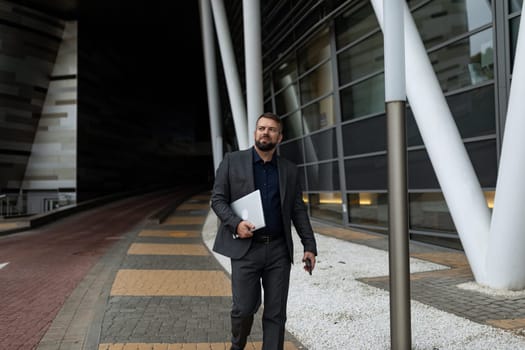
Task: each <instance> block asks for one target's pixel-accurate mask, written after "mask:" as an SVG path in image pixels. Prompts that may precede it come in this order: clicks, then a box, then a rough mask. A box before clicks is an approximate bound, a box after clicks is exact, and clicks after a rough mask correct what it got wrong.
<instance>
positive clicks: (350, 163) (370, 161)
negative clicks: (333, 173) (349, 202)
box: [345, 155, 387, 191]
mask: <svg viewBox="0 0 525 350" xmlns="http://www.w3.org/2000/svg"><path fill="white" fill-rule="evenodd" d="M345 174H346V186H347V189H348V190H353V191H355V190H363V189H369V190H386V188H387V163H386V156H383V155H381V156H374V157H366V158H357V159H348V160H346V161H345Z"/></svg>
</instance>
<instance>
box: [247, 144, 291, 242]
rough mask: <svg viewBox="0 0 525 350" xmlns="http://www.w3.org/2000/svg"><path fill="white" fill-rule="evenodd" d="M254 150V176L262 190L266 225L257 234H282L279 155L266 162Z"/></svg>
mask: <svg viewBox="0 0 525 350" xmlns="http://www.w3.org/2000/svg"><path fill="white" fill-rule="evenodd" d="M252 150H253V178H254V181H255V189H258V190H260V191H261V198H262V205H263V211H264V221H265V223H266V227H264V228H262V229H259V230H256V231H255V234H256V235H276V236H277V235H282V234H283V221H282V217H281V197H280V195H279V170H278V167H277V157H278V156H277V155H276V154H275V153H274V154H273V157H272V160H271V161H269V162H264V161H263V160H262V159H261V157H260V156H259V154H258V153H257V152H256V151H255V147H254V148H253V149H252Z"/></svg>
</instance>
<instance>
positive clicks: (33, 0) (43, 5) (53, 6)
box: [13, 0, 80, 20]
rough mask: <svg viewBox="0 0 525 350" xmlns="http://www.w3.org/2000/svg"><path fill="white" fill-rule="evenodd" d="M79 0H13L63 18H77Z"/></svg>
mask: <svg viewBox="0 0 525 350" xmlns="http://www.w3.org/2000/svg"><path fill="white" fill-rule="evenodd" d="M79 1H80V0H14V1H13V2H14V3H16V4H20V5H23V6H26V7H29V8H31V9H34V10H38V11H40V12H43V13H46V14H48V15H51V16H53V17H58V18H61V19H64V20H74V19H78V14H79Z"/></svg>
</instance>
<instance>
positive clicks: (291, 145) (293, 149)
mask: <svg viewBox="0 0 525 350" xmlns="http://www.w3.org/2000/svg"><path fill="white" fill-rule="evenodd" d="M279 155H281V156H283V157H284V158H286V159H288V160H290V161H292V162H294V163H295V164H304V156H303V144H302V140H295V141H291V142H286V143H281V144H280V145H279Z"/></svg>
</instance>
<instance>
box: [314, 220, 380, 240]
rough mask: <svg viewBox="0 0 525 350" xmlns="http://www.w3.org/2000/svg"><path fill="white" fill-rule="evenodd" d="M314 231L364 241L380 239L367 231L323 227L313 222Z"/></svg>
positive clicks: (344, 238)
mask: <svg viewBox="0 0 525 350" xmlns="http://www.w3.org/2000/svg"><path fill="white" fill-rule="evenodd" d="M314 231H315V232H319V233H321V234H323V235H327V236H331V237H336V238H339V239H343V240H352V241H354V240H358V241H364V240H374V239H381V237H379V236H376V235H372V234H369V233H364V232H357V231H352V230H350V229H346V228H338V227H325V226H319V225H315V224H314Z"/></svg>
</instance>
